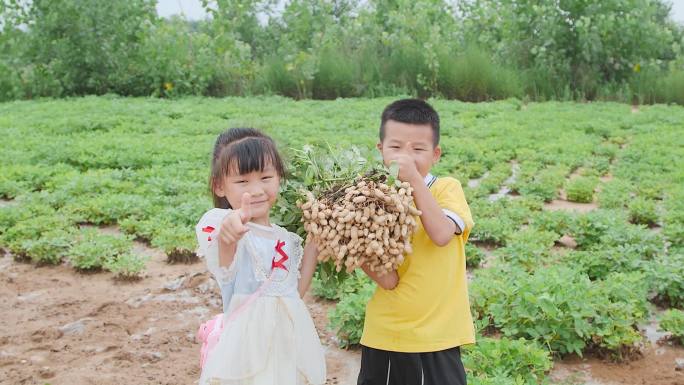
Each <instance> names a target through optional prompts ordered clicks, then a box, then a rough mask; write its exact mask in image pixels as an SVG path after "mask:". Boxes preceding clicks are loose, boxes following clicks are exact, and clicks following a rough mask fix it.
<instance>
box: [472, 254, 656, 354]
mask: <svg viewBox="0 0 684 385" xmlns="http://www.w3.org/2000/svg"><path fill="white" fill-rule="evenodd" d="M620 279H621V278H620V277H618V276H616V278H615V280H616V281H615V282H613V281H611V282H608V283H602V282H596V283H592V281H590V280H589V278H588V277H587V276H586V275H584V274H582V273H579V272H577V271H576V270H574V269H571V268H569V267H566V266H562V265H556V266H551V267H548V268H545V269H539V270H536V271H535V272H534V273H532V274H530V273H527V272H525V271H524V270H522V269H520V268H515V267H509V266H505V267H499V268H490V269H486V270H482V271H478V272H477V273H476V276H475V279H474V281H473V283H472V284H471V288H470V294H471V306H472V308H473V312H474V313H475V314H477V315H478V318H479V319H480V320H481V321H482V322H483V323H484V325H485V326H486V325H489V327H494V328H496V329H498V330H500V331H501V332H502V333H503V334H504V335H505V336H507V337H514V338H518V337H523V338H527V339H534V340H537V341H539V342H540V343H542V344H543V345H544V346H546V347H547V349H549V351H551V352H552V353H560V354H561V355H564V354H567V353H571V352H574V353H577V354H579V355H582V353H583V351H584V350H585V349H586V348H588V347H596V348H599V349H605V350H607V351H610V352H612V353H613V354H615V355H618V356H620V355H621V354H622V353H623V351H625V350H626V351H630V350H631V349H633V348H634V345H635V343H636V342H637V341H640V340H641V335H640V334H639V333H638V331H637V329H636V325H637V323H638V322H640V321H641V320H642V319H643V318H644V317H645V314H644V312H643V308H642V304H643V301H645V298H646V289H647V288H646V285H639V286H637V287H635V288H632V289H630V290H629V291H627V292H626V293H623V294H614V293H611V294H608V293H607V291H609V289H607V287H614V286H617V285H618V283H620V282H621V281H620ZM616 282H617V283H616ZM634 282H635V280H630V283H634Z"/></svg>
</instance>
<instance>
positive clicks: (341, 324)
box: [328, 282, 376, 348]
mask: <svg viewBox="0 0 684 385" xmlns="http://www.w3.org/2000/svg"><path fill="white" fill-rule="evenodd" d="M375 288H376V286H375V284H374V283H371V282H367V283H365V284H364V285H363V286H361V287H360V288H358V290H357V291H355V292H353V293H347V294H344V295H342V297H341V298H340V301H339V302H338V303H337V305H336V306H335V308H334V309H331V310H330V313H329V314H328V319H329V320H330V325H329V327H330V328H331V329H332V330H334V331H335V333H336V335H337V338H338V344H339V346H340V347H341V348H348V347H350V346H351V345H356V344H358V343H359V341H361V334H362V333H363V323H364V320H365V317H366V304H367V303H368V301H369V300H370V298H371V297H372V296H373V293H374V292H375Z"/></svg>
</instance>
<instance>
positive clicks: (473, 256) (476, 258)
mask: <svg viewBox="0 0 684 385" xmlns="http://www.w3.org/2000/svg"><path fill="white" fill-rule="evenodd" d="M465 256H466V266H467V267H470V268H475V267H480V264H481V263H482V262H483V261H484V260H485V259H486V258H487V254H486V253H485V252H484V250H482V249H481V248H479V247H477V246H475V245H473V244H472V243H466V245H465Z"/></svg>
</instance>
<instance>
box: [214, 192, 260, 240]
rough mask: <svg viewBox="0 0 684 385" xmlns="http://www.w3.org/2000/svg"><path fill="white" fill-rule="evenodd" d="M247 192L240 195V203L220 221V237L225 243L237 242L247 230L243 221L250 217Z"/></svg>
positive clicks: (248, 219) (247, 220) (245, 221)
mask: <svg viewBox="0 0 684 385" xmlns="http://www.w3.org/2000/svg"><path fill="white" fill-rule="evenodd" d="M250 199H251V196H250V195H249V193H244V194H243V195H242V204H241V205H240V208H239V209H237V210H233V211H232V212H231V213H230V214H229V215H227V216H226V217H225V218H224V219H223V222H221V230H220V231H219V234H220V238H221V240H222V241H223V242H225V243H227V244H233V243H237V241H239V240H240V239H242V237H243V236H244V235H245V233H247V232H248V231H249V229H248V228H247V227H246V226H245V223H247V222H249V221H250V220H251V219H252V210H251V203H250Z"/></svg>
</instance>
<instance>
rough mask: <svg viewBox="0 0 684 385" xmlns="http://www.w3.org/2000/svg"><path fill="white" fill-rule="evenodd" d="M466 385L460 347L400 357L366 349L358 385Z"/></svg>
mask: <svg viewBox="0 0 684 385" xmlns="http://www.w3.org/2000/svg"><path fill="white" fill-rule="evenodd" d="M388 384H389V385H466V373H465V369H464V368H463V362H461V349H460V348H458V347H455V348H451V349H447V350H441V351H438V352H429V353H399V352H389V351H386V350H379V349H373V348H369V347H366V346H363V347H362V351H361V371H360V372H359V379H358V381H357V385H388Z"/></svg>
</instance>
